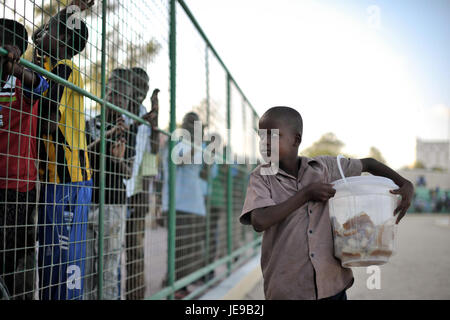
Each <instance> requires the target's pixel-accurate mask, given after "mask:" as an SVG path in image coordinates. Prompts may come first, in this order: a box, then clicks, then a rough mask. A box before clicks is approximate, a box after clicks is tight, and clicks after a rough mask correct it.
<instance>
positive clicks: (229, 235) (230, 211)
mask: <svg viewBox="0 0 450 320" xmlns="http://www.w3.org/2000/svg"><path fill="white" fill-rule="evenodd" d="M230 82H231V79H230V74H229V73H227V129H228V150H227V154H228V157H227V158H228V170H227V255H228V256H230V255H231V253H232V252H233V239H232V238H233V229H232V226H233V224H232V222H233V221H232V216H233V195H232V192H233V186H232V182H233V181H232V176H231V168H232V166H233V154H232V148H231V89H230ZM231 266H232V261H231V260H229V261H228V263H227V270H228V274H231Z"/></svg>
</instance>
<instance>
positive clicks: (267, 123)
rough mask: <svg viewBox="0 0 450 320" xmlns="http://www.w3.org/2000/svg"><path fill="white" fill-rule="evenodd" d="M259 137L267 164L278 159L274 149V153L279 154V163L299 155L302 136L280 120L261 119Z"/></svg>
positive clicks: (260, 146) (260, 147) (262, 153)
mask: <svg viewBox="0 0 450 320" xmlns="http://www.w3.org/2000/svg"><path fill="white" fill-rule="evenodd" d="M259 136H260V144H259V149H260V153H261V155H262V156H263V158H264V160H265V161H266V162H269V161H270V159H276V158H277V157H276V155H274V154H272V149H273V151H274V152H278V159H279V161H283V160H285V159H287V158H290V157H294V156H295V157H296V156H297V154H298V147H299V145H300V141H301V137H300V135H299V134H298V133H296V132H295V130H293V129H292V128H291V127H290V126H287V125H286V124H284V123H282V121H280V120H276V119H275V120H274V119H268V118H267V117H263V118H261V119H260V120H259ZM277 140H278V143H277ZM272 143H275V145H273V146H272ZM277 149H278V150H277Z"/></svg>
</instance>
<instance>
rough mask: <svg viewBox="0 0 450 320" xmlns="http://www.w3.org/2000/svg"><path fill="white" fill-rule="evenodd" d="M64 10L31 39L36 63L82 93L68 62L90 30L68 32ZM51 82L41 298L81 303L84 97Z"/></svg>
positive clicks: (86, 195)
mask: <svg viewBox="0 0 450 320" xmlns="http://www.w3.org/2000/svg"><path fill="white" fill-rule="evenodd" d="M71 5H78V6H79V7H80V9H81V10H84V9H87V8H88V7H89V6H91V5H93V1H90V2H89V3H88V4H87V5H86V4H85V2H82V1H72V3H71ZM66 9H67V8H65V9H63V10H61V11H60V12H59V13H58V14H57V15H55V16H54V17H52V18H51V19H50V21H49V22H48V23H47V24H45V25H43V26H42V27H41V28H39V29H38V30H36V31H35V33H34V34H33V42H34V43H35V45H36V49H35V51H34V62H35V63H36V64H41V65H43V66H44V67H45V68H46V69H47V70H48V71H51V72H52V73H53V74H55V75H57V76H59V77H61V78H63V79H65V80H67V81H68V82H70V83H72V84H73V85H75V86H77V87H79V88H81V89H83V88H84V84H83V80H82V77H81V73H80V70H79V69H78V67H77V66H76V65H75V64H74V63H73V61H72V60H71V59H72V58H73V57H74V56H75V55H77V54H78V53H80V52H81V51H83V50H84V47H85V45H86V42H87V38H88V30H87V26H86V24H85V23H84V22H83V21H81V20H79V19H77V21H76V22H77V23H75V27H72V26H71V24H70V23H69V18H71V17H70V16H69V14H68V13H67V10H66ZM78 22H79V23H78ZM49 82H50V88H49V90H48V91H47V93H46V95H45V98H44V99H43V103H42V109H41V114H40V116H41V117H42V118H43V119H42V120H41V124H40V135H41V138H42V140H41V142H40V146H39V158H40V160H41V161H40V170H39V173H40V178H41V181H42V184H43V186H42V190H41V194H40V203H41V205H40V208H39V220H38V223H39V228H38V239H39V255H38V262H39V286H40V298H41V299H43V300H48V299H55V300H60V299H61V300H65V299H81V298H82V294H83V281H82V278H83V276H84V264H85V262H84V260H85V251H86V243H85V241H86V227H87V219H88V211H89V205H90V203H91V194H92V180H91V170H90V168H89V160H88V155H87V146H86V137H85V133H84V129H85V120H84V101H83V99H84V97H83V95H81V94H80V93H78V92H77V91H75V90H72V89H70V88H68V87H65V86H63V85H62V84H60V83H58V82H56V81H53V80H52V81H49ZM44 119H45V120H44Z"/></svg>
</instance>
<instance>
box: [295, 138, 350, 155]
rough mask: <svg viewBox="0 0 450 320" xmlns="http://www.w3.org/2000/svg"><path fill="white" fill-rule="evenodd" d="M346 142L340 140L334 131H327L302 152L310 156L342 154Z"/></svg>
mask: <svg viewBox="0 0 450 320" xmlns="http://www.w3.org/2000/svg"><path fill="white" fill-rule="evenodd" d="M344 145H345V144H344V143H343V142H342V141H341V140H339V139H338V138H337V137H336V135H335V134H334V133H332V132H328V133H325V134H324V135H323V136H321V137H320V139H319V140H318V141H316V142H314V143H313V144H312V145H311V146H310V147H308V148H306V149H305V150H303V151H302V152H301V153H300V154H301V155H303V156H306V157H309V158H313V157H317V156H334V157H336V156H338V155H339V154H342V152H341V150H342V148H343V147H344Z"/></svg>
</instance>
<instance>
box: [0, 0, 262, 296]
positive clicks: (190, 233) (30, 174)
mask: <svg viewBox="0 0 450 320" xmlns="http://www.w3.org/2000/svg"><path fill="white" fill-rule="evenodd" d="M0 4H1V9H3V10H2V16H3V18H2V19H1V20H0V46H1V49H0V54H1V64H0V75H1V93H0V111H1V118H0V162H1V163H0V266H1V270H0V280H1V282H0V288H1V289H2V290H1V294H2V298H3V299H8V298H9V299H29V300H31V299H37V300H66V299H67V300H70V299H114V300H117V299H146V298H147V299H148V298H150V299H166V298H169V299H172V298H196V297H198V296H199V295H200V294H201V293H203V292H204V291H205V290H207V289H208V288H209V287H210V286H212V285H214V284H215V283H217V282H218V281H220V280H222V279H223V278H224V277H226V276H227V275H229V274H230V272H231V271H232V270H233V269H234V268H236V267H238V266H239V265H240V264H242V263H243V262H245V261H246V259H248V258H250V257H251V256H253V255H254V254H255V253H256V249H255V248H256V247H255V245H257V243H258V241H260V238H259V237H258V236H257V234H255V233H254V232H253V231H252V230H250V229H249V228H243V227H242V226H241V225H240V224H239V219H238V218H239V214H240V211H241V208H242V205H243V201H244V196H245V190H246V184H247V177H248V173H249V172H250V171H251V170H252V168H253V167H254V165H255V163H256V161H257V159H256V154H257V140H256V128H257V126H256V124H257V121H258V116H257V114H256V113H255V111H254V109H253V108H252V107H251V105H250V103H249V102H248V100H247V98H246V97H245V96H244V95H243V93H242V91H241V90H240V89H239V87H238V86H237V84H236V83H235V81H234V79H233V78H232V77H231V75H230V73H229V71H228V69H227V68H226V66H225V65H224V64H223V62H222V61H221V59H220V57H219V56H218V55H217V53H216V51H215V50H214V48H213V47H212V45H211V43H210V42H209V40H208V39H207V38H206V37H205V35H204V33H203V31H202V30H201V28H200V27H199V25H198V23H197V22H196V20H195V18H194V17H193V16H192V14H191V13H190V11H189V9H188V8H187V6H186V4H185V3H184V2H183V1H176V0H152V1H144V0H133V1H130V0H116V1H112V0H111V1H106V0H104V1H100V0H98V1H94V0H85V1H82V0H73V1H64V0H59V1H58V0H42V1H31V0H20V1H16V0H9V1H8V0H4V1H1V2H0ZM195 121H201V125H200V132H201V133H202V136H201V137H200V140H198V139H197V138H195V139H194V137H192V139H190V138H188V139H184V140H176V141H173V140H171V137H172V135H171V133H172V132H173V131H174V129H175V128H181V129H185V130H186V131H187V132H189V133H192V134H193V133H194V131H195V130H194V129H196V128H197V129H198V128H199V127H198V126H197V124H198V123H199V122H195ZM196 123H197V124H196ZM196 126H197V127H196ZM212 136H213V137H214V139H212V138H211V137H212ZM209 139H211V140H209ZM172 141H173V143H172ZM210 141H220V142H221V143H222V145H221V147H220V149H218V150H215V151H214V152H213V153H212V155H213V156H214V157H215V158H216V160H217V159H221V160H223V159H225V158H226V155H227V154H228V153H229V151H230V150H231V153H230V154H231V155H232V156H233V157H231V158H232V159H233V161H231V162H230V161H215V162H214V163H212V164H207V163H205V161H201V162H200V163H195V162H194V163H192V164H186V163H184V164H175V163H174V160H173V158H172V155H173V154H174V153H173V151H174V150H177V151H180V150H181V152H184V153H185V154H190V155H192V156H193V158H195V157H196V155H197V154H200V156H203V155H204V154H205V152H206V150H207V149H208V148H207V143H208V142H210ZM208 152H209V151H208ZM171 168H172V169H171ZM171 170H172V171H171ZM171 172H172V173H171Z"/></svg>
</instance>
